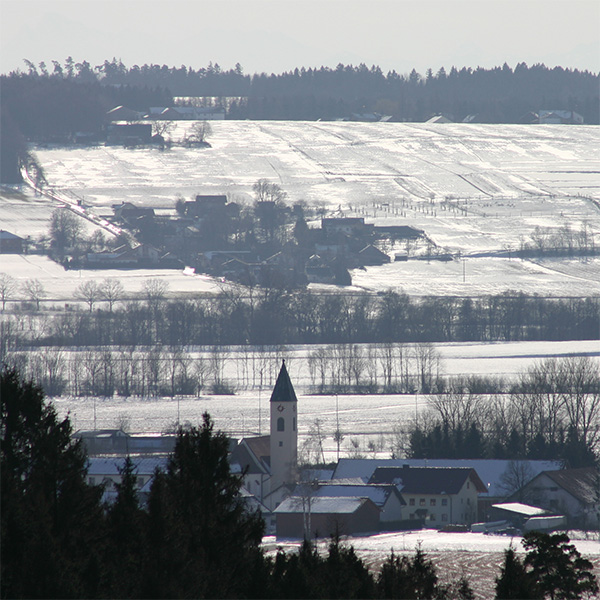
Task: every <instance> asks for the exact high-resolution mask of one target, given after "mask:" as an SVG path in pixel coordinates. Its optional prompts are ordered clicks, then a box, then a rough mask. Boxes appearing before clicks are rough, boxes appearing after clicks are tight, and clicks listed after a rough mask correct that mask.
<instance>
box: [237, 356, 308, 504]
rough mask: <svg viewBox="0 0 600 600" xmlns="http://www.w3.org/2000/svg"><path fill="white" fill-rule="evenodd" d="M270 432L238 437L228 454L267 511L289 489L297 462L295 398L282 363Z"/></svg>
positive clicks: (296, 408) (273, 394) (273, 402)
mask: <svg viewBox="0 0 600 600" xmlns="http://www.w3.org/2000/svg"><path fill="white" fill-rule="evenodd" d="M269 406H270V434H269V435H263V436H256V437H248V438H243V439H242V440H240V442H239V444H238V445H237V446H236V447H235V448H234V449H233V451H232V453H231V456H230V464H231V468H232V471H233V472H239V473H245V475H244V480H243V486H244V488H245V490H246V493H247V494H248V496H249V497H254V498H255V499H256V500H257V501H258V502H260V503H261V504H262V505H264V507H266V509H268V511H270V512H272V511H273V510H275V508H276V507H277V506H278V505H279V504H280V503H281V502H282V501H283V500H284V499H285V498H287V497H288V496H289V495H290V493H291V492H292V491H293V489H294V487H295V482H296V481H297V464H298V398H297V397H296V392H295V391H294V386H293V385H292V382H291V380H290V376H289V374H288V371H287V369H286V366H285V360H284V361H283V362H282V364H281V370H280V371H279V375H278V376H277V381H276V382H275V387H274V388H273V392H272V394H271V399H270V402H269Z"/></svg>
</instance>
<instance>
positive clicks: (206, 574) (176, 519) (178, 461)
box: [146, 413, 264, 598]
mask: <svg viewBox="0 0 600 600" xmlns="http://www.w3.org/2000/svg"><path fill="white" fill-rule="evenodd" d="M228 447H229V439H228V438H227V436H226V435H225V434H223V433H222V432H214V431H213V423H212V421H211V419H210V416H209V415H208V414H207V413H205V414H204V416H203V423H202V425H201V426H200V427H199V428H195V427H192V428H191V429H190V430H188V431H184V430H180V432H179V435H178V439H177V443H176V446H175V450H174V453H173V455H172V457H171V459H170V461H169V465H168V468H167V471H166V473H157V474H156V475H155V480H154V483H153V486H152V489H151V491H150V498H149V520H148V528H149V535H150V539H149V544H148V545H149V557H148V564H147V566H148V580H147V585H148V589H147V590H146V591H147V593H149V594H151V595H152V596H153V597H169V598H170V597H202V598H206V597H209V598H217V597H220V598H226V597H232V596H238V595H240V594H243V593H244V590H246V589H247V588H248V587H249V586H250V587H252V585H253V581H252V577H253V575H254V572H253V571H252V566H253V565H255V563H256V561H257V560H258V559H259V558H261V554H260V549H259V547H258V545H259V543H260V541H261V539H262V535H263V530H264V523H263V521H262V517H261V516H260V515H259V514H258V513H250V512H249V511H248V510H247V509H246V508H245V506H244V504H243V501H242V500H241V499H240V496H239V491H240V487H241V478H240V477H239V476H237V475H234V474H232V473H231V472H230V470H229V462H228V460H227V454H228Z"/></svg>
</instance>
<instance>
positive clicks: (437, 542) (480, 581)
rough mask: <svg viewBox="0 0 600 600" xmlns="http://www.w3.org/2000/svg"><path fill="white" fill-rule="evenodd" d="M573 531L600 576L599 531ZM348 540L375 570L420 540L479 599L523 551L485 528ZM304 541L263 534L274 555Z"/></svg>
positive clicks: (447, 575)
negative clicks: (509, 558)
mask: <svg viewBox="0 0 600 600" xmlns="http://www.w3.org/2000/svg"><path fill="white" fill-rule="evenodd" d="M569 535H570V537H571V543H572V544H573V545H575V547H576V548H577V550H578V551H579V552H580V553H581V554H582V555H583V556H585V557H586V558H588V559H589V560H591V561H592V564H593V565H594V573H595V574H596V577H600V543H599V541H598V534H597V532H596V534H595V537H592V536H593V535H594V534H593V533H591V534H590V537H589V539H584V538H585V537H586V536H585V534H584V535H578V533H577V532H569ZM579 538H581V539H579ZM344 542H345V543H347V544H348V545H352V546H353V548H354V549H355V551H356V553H357V555H358V556H359V557H360V558H362V559H363V560H364V561H365V563H366V564H367V566H369V568H370V569H371V570H372V571H375V572H377V570H378V569H379V568H380V566H381V564H382V562H383V561H384V560H385V559H386V558H387V557H388V556H389V555H390V553H391V551H392V549H393V550H394V553H395V554H400V555H403V554H408V555H412V554H413V553H414V551H415V549H416V548H417V546H420V547H421V549H422V550H423V551H424V552H425V554H426V557H427V558H429V559H430V560H432V561H433V563H434V565H435V566H436V568H437V570H438V576H439V578H440V580H441V581H442V582H449V581H452V580H456V579H458V578H459V577H461V576H462V575H465V576H466V577H467V579H468V580H469V581H470V583H471V586H472V588H473V591H474V593H475V597H476V598H477V600H489V599H490V598H493V597H494V595H495V593H494V590H495V578H496V577H498V576H499V575H500V567H501V565H502V564H503V562H504V551H505V550H507V549H508V548H509V547H510V546H512V547H513V548H514V550H515V551H516V552H518V553H521V552H522V551H523V547H522V545H521V539H520V538H512V537H508V536H500V535H485V534H483V533H441V532H439V531H435V530H431V529H423V530H420V531H406V532H395V533H380V534H378V535H371V536H360V537H349V538H347V539H345V540H344ZM328 543H329V542H328V541H327V540H322V541H320V542H319V544H318V548H319V552H320V553H322V554H326V553H327V545H328ZM299 546H300V541H299V540H285V539H283V540H281V539H280V540H277V539H276V538H275V537H265V538H264V539H263V547H264V549H265V551H266V552H267V554H268V555H271V556H273V555H274V554H275V553H276V552H277V549H278V548H282V549H283V550H285V551H286V552H290V551H294V550H296V549H297V548H298V547H299Z"/></svg>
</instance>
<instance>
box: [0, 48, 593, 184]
mask: <svg viewBox="0 0 600 600" xmlns="http://www.w3.org/2000/svg"><path fill="white" fill-rule="evenodd" d="M25 63H26V66H27V71H26V72H24V71H20V70H17V71H14V72H12V73H10V74H9V75H3V76H2V77H0V86H1V87H2V97H1V99H0V107H1V113H2V130H3V135H2V154H1V156H0V158H1V167H2V168H1V169H0V174H1V176H2V177H1V181H2V182H4V183H18V182H20V175H19V169H18V163H19V160H25V154H26V148H25V146H24V139H25V138H28V139H32V140H37V141H53V140H54V141H65V140H66V139H69V137H70V136H73V134H75V133H76V132H78V131H80V132H88V133H90V132H96V133H97V132H99V131H100V129H101V127H102V124H103V122H104V118H105V114H106V112H107V111H108V110H110V109H111V108H113V107H115V106H117V105H124V106H127V107H129V108H132V109H135V110H140V111H147V110H148V109H149V107H150V106H171V105H172V104H173V97H174V96H192V97H203V98H205V99H206V101H207V102H210V103H214V102H215V100H214V99H216V103H217V104H218V105H220V106H222V107H223V108H225V110H226V118H229V119H258V120H260V119H264V120H277V119H285V120H317V119H322V120H333V119H340V118H347V119H353V118H359V119H360V118H362V117H361V116H360V115H364V114H365V113H380V114H383V115H386V116H391V117H392V119H393V120H395V121H414V122H419V121H425V120H426V119H428V118H429V117H431V116H432V115H435V114H440V113H443V114H445V115H447V116H449V117H450V118H451V119H452V120H454V121H462V120H464V119H472V120H473V119H474V120H475V121H476V122H479V123H520V122H529V121H530V120H531V116H530V115H529V114H528V113H537V112H538V111H539V110H541V109H549V110H556V109H565V110H573V111H576V112H578V113H580V114H581V115H582V116H583V117H584V119H585V122H586V123H590V124H598V122H599V115H600V95H599V93H598V87H599V86H598V82H599V76H598V74H595V73H590V72H589V71H579V70H578V69H573V70H572V69H564V68H562V67H554V68H549V67H546V66H545V65H543V64H535V65H532V66H531V67H530V66H528V65H527V64H526V63H523V62H522V63H518V64H517V65H516V66H515V67H514V69H513V68H512V67H510V66H509V65H507V64H506V63H505V64H504V65H503V66H502V67H494V68H492V69H484V68H481V67H477V68H476V69H472V68H470V67H463V68H460V69H457V68H456V67H454V66H453V67H452V68H451V69H450V71H449V72H446V70H445V69H444V68H443V67H442V68H440V69H439V70H438V71H437V72H436V73H433V71H432V70H431V69H429V70H428V71H427V72H426V73H425V75H422V74H420V73H417V72H416V71H415V70H414V69H413V70H412V71H411V72H410V74H407V75H405V74H399V73H397V72H395V71H390V72H388V73H383V72H382V70H381V69H380V68H379V67H378V66H376V65H373V66H372V67H367V66H366V65H365V64H360V65H358V66H353V65H343V64H339V65H337V67H335V68H329V67H320V68H305V67H302V68H296V69H294V70H293V71H288V72H284V73H280V74H274V73H272V74H270V75H269V74H266V73H256V74H254V75H246V74H244V72H243V69H242V67H241V65H239V64H237V65H236V67H235V68H234V69H229V70H223V69H221V68H220V67H219V65H217V64H215V65H213V64H209V65H208V67H203V68H200V69H196V70H195V69H193V68H191V67H186V66H181V67H168V66H167V65H154V64H150V65H147V64H145V65H142V66H139V65H134V66H132V67H126V66H125V65H124V64H123V63H122V62H121V61H120V60H117V59H113V60H112V61H108V60H105V61H104V63H102V64H101V65H96V66H93V65H91V64H90V63H89V62H88V61H85V60H83V61H80V62H75V61H74V60H73V58H72V57H68V58H67V59H66V60H65V61H64V63H61V62H60V61H56V60H53V61H52V66H50V65H47V64H46V63H45V62H41V63H39V64H37V65H36V64H34V63H33V62H31V61H27V60H26V61H25Z"/></svg>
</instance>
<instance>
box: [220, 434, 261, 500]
mask: <svg viewBox="0 0 600 600" xmlns="http://www.w3.org/2000/svg"><path fill="white" fill-rule="evenodd" d="M229 462H230V463H231V464H232V465H237V466H238V467H239V472H240V473H244V479H243V486H244V488H245V489H246V490H247V491H248V492H249V493H250V494H253V495H254V496H256V497H257V498H258V499H259V500H261V501H262V500H263V499H264V498H265V497H266V496H267V494H268V492H269V479H270V477H271V441H270V436H268V435H263V436H257V437H249V438H243V439H242V440H240V442H239V444H237V446H236V447H235V448H234V449H233V451H232V453H231V456H230V459H229Z"/></svg>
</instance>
